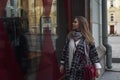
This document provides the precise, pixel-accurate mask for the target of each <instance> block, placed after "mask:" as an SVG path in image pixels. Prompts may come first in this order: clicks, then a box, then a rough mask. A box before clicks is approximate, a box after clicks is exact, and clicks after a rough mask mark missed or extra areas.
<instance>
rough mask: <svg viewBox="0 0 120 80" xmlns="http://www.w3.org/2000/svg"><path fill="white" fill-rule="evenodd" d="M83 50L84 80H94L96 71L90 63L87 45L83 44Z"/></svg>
mask: <svg viewBox="0 0 120 80" xmlns="http://www.w3.org/2000/svg"><path fill="white" fill-rule="evenodd" d="M84 48H85V60H86V62H87V64H86V65H85V66H84V67H83V69H84V80H94V79H95V77H96V69H95V66H94V64H92V62H91V61H90V58H89V45H87V44H86V43H85V42H84Z"/></svg>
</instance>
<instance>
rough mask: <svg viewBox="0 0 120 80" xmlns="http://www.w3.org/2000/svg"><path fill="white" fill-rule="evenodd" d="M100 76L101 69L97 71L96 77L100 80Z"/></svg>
mask: <svg viewBox="0 0 120 80" xmlns="http://www.w3.org/2000/svg"><path fill="white" fill-rule="evenodd" d="M99 76H100V69H96V77H97V78H98V77H99Z"/></svg>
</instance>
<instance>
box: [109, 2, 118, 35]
mask: <svg viewBox="0 0 120 80" xmlns="http://www.w3.org/2000/svg"><path fill="white" fill-rule="evenodd" d="M119 3H120V1H119V0H108V4H107V5H108V6H107V12H108V34H115V35H120V16H119V13H120V4H119Z"/></svg>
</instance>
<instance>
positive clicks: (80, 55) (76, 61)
mask: <svg viewBox="0 0 120 80" xmlns="http://www.w3.org/2000/svg"><path fill="white" fill-rule="evenodd" d="M84 41H85V38H82V39H81V40H80V42H79V43H78V45H77V47H76V51H75V53H74V54H73V59H72V64H71V68H70V69H69V62H68V60H69V50H68V48H69V40H66V44H65V46H64V48H63V53H62V58H61V61H64V65H65V70H66V77H65V80H84V77H83V72H84V71H83V67H84V65H85V64H86V63H87V62H86V60H85V58H84V57H85V50H84ZM89 48H90V50H89V51H90V53H89V57H90V60H91V62H92V63H93V64H94V63H97V62H99V58H98V54H97V51H96V47H95V45H89Z"/></svg>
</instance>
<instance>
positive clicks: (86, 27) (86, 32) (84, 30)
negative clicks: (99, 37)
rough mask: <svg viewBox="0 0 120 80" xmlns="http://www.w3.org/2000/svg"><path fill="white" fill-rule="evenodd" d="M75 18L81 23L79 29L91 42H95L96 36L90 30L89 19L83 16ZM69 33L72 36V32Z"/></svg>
mask: <svg viewBox="0 0 120 80" xmlns="http://www.w3.org/2000/svg"><path fill="white" fill-rule="evenodd" d="M75 19H77V20H78V23H79V29H77V31H80V32H81V34H82V35H83V36H84V37H85V38H86V40H87V42H88V43H89V44H94V38H93V36H92V33H91V31H90V28H89V23H88V21H87V19H86V18H85V17H83V16H76V17H75ZM68 35H69V36H70V35H71V32H70V33H69V34H68Z"/></svg>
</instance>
